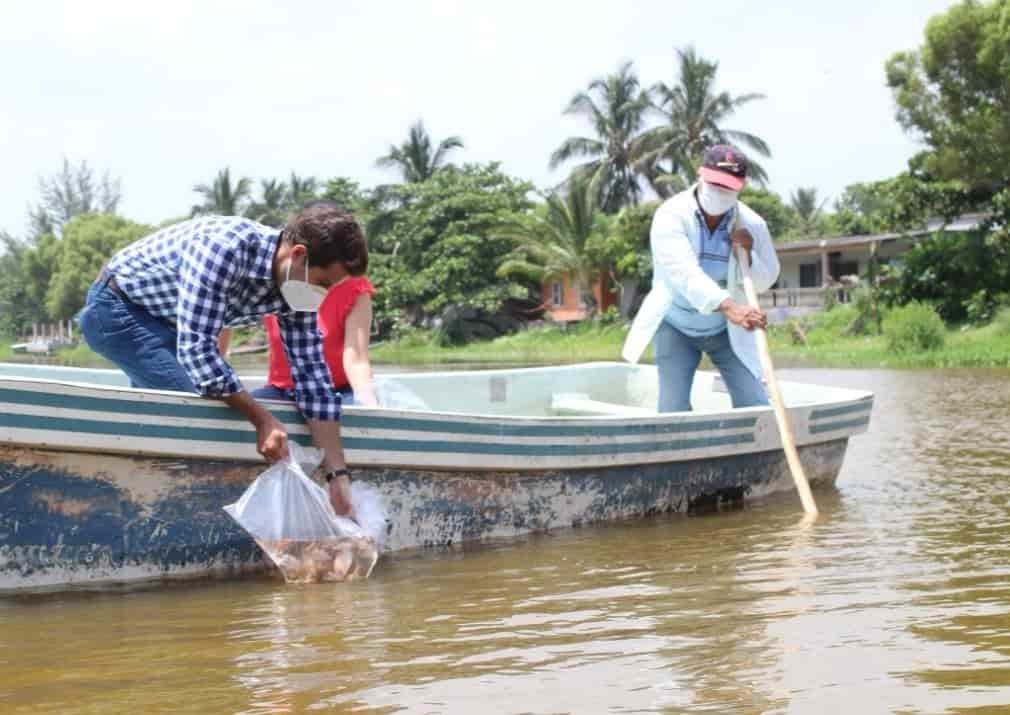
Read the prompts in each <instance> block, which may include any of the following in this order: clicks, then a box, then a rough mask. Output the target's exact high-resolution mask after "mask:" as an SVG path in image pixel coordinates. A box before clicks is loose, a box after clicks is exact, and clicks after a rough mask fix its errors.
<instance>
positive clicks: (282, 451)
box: [256, 412, 288, 464]
mask: <svg viewBox="0 0 1010 715" xmlns="http://www.w3.org/2000/svg"><path fill="white" fill-rule="evenodd" d="M256 451H257V452H259V453H260V454H262V455H263V457H264V458H265V459H266V460H267V461H268V462H270V463H271V464H273V463H274V462H279V461H280V460H282V459H287V458H288V433H287V431H285V429H284V425H282V424H281V423H280V422H278V421H277V418H276V417H274V416H273V415H271V414H270V413H269V412H267V413H266V415H265V416H264V417H262V418H261V419H260V420H259V421H257V422H256Z"/></svg>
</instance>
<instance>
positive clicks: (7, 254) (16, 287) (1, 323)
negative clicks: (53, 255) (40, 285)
mask: <svg viewBox="0 0 1010 715" xmlns="http://www.w3.org/2000/svg"><path fill="white" fill-rule="evenodd" d="M24 251H25V245H24V244H23V243H21V242H20V241H18V240H17V239H15V238H14V237H13V236H11V235H10V234H7V233H4V232H0V335H7V336H15V335H20V334H21V333H23V332H24V328H25V326H26V325H28V324H29V323H31V315H30V314H29V310H28V296H27V290H26V285H25V280H24V277H23V276H22V273H21V266H22V260H23V258H22V255H23V254H24Z"/></svg>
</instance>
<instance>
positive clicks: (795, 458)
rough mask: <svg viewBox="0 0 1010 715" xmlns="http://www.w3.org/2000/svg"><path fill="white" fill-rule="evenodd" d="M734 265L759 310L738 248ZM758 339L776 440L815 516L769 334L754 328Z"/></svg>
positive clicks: (746, 262)
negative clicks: (773, 360) (775, 425)
mask: <svg viewBox="0 0 1010 715" xmlns="http://www.w3.org/2000/svg"><path fill="white" fill-rule="evenodd" d="M736 256H737V261H738V262H739V263H740V271H741V273H742V275H743V288H744V293H746V294H747V302H748V303H749V304H750V306H751V307H752V308H760V306H759V305H758V297H757V292H756V291H755V290H754V281H753V279H752V278H751V275H750V256H749V255H748V253H747V251H746V250H745V249H743V248H741V247H739V246H737V249H736ZM754 333H755V337H756V338H757V344H758V354H759V356H760V358H761V370H762V371H763V372H764V375H765V381H766V382H767V384H768V397H769V398H770V399H771V403H772V407H774V408H775V421H776V422H777V423H778V426H779V436H781V438H782V449H783V450H784V451H785V453H786V461H787V462H788V463H789V471H790V472H791V473H792V475H793V482H795V483H796V491H797V492H799V495H800V501H801V502H803V511H805V512H806V513H807V514H808V515H810V516H815V515H816V514H817V505H816V504H815V503H814V495H813V494H811V493H810V482H808V481H807V475H806V473H805V472H804V471H803V465H802V464H801V463H800V455H799V453H798V452H797V451H796V440H795V439H794V438H793V429H792V427H791V426H790V424H789V415H788V414H786V404H785V401H784V400H783V399H782V393H781V391H779V383H778V380H777V379H776V378H775V366H774V365H772V356H771V352H770V351H769V350H768V334H767V333H765V331H764V330H763V329H762V328H754Z"/></svg>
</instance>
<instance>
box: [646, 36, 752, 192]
mask: <svg viewBox="0 0 1010 715" xmlns="http://www.w3.org/2000/svg"><path fill="white" fill-rule="evenodd" d="M677 56H678V59H679V68H678V69H679V75H678V77H677V81H676V83H675V84H673V85H667V84H664V83H663V82H658V83H656V84H655V85H653V86H652V89H651V90H650V91H651V93H652V95H653V107H654V109H655V110H656V111H658V112H659V113H660V114H661V115H662V116H663V117H664V119H665V122H664V123H663V125H662V126H659V127H656V128H655V129H650V130H649V131H648V132H646V133H645V134H643V135H642V137H641V139H640V145H639V147H638V150H639V154H640V160H639V162H638V164H637V165H636V168H637V169H638V170H639V171H641V172H642V173H643V174H644V175H645V176H646V177H647V178H648V179H649V182H650V184H651V185H652V187H653V188H654V189H655V190H656V192H657V193H658V194H659V195H660V196H669V195H671V194H672V193H673V192H674V191H675V190H677V189H679V188H682V187H683V186H684V185H685V184H690V183H692V182H693V181H694V179H695V170H696V168H697V165H698V164H699V163H700V161H701V155H702V153H703V152H704V150H705V148H706V147H708V146H710V145H712V144H736V145H742V146H743V147H746V148H748V149H750V150H751V154H758V155H760V156H764V157H770V156H771V150H770V149H769V148H768V144H767V143H766V142H765V141H764V140H763V139H761V138H760V137H758V136H755V135H754V134H751V133H749V132H745V131H741V130H739V129H727V128H725V126H724V122H725V121H726V120H727V119H728V118H729V117H730V116H732V115H733V114H734V113H735V112H736V110H737V109H739V108H740V107H742V106H744V105H746V104H749V103H750V102H753V101H754V100H757V99H764V95H763V94H757V93H750V94H742V95H739V96H737V97H734V96H732V95H731V94H730V93H729V92H716V91H715V79H716V73H717V72H718V69H719V63H718V62H710V61H709V60H706V59H705V58H703V57H701V56H699V55H698V54H697V53H696V52H695V51H694V48H691V47H688V48H687V49H685V50H677ZM749 175H750V178H752V179H753V180H755V181H757V183H758V184H761V185H763V184H765V183H766V182H767V181H768V174H767V172H766V171H765V170H764V168H763V167H762V166H761V165H760V164H759V163H758V162H756V161H754V160H753V158H751V162H750V173H749Z"/></svg>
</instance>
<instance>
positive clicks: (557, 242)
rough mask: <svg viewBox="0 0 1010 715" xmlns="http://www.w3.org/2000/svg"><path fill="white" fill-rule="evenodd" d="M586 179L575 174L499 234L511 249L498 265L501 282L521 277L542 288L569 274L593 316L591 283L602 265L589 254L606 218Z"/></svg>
mask: <svg viewBox="0 0 1010 715" xmlns="http://www.w3.org/2000/svg"><path fill="white" fill-rule="evenodd" d="M596 200H597V196H596V191H595V189H594V187H593V185H592V182H591V181H590V179H589V178H588V177H586V176H584V175H577V176H574V177H572V179H571V180H570V181H569V182H568V183H567V184H566V185H565V186H564V187H563V188H562V189H559V190H557V191H554V192H551V193H550V194H548V195H547V196H546V201H545V203H544V204H543V205H542V206H539V207H537V210H536V211H533V212H530V213H528V214H525V215H521V216H517V217H516V220H515V221H514V222H512V223H510V224H508V225H506V226H505V227H503V229H502V230H501V231H500V234H499V235H502V236H505V237H507V238H509V239H511V240H512V241H514V242H515V246H516V247H515V249H514V250H513V251H512V252H511V253H510V254H509V256H508V257H507V258H506V259H505V260H504V261H503V262H502V263H501V265H500V266H499V267H498V275H499V276H501V277H502V278H512V277H516V276H518V277H520V278H523V279H526V280H529V281H534V282H535V283H536V284H538V285H539V284H540V283H542V282H543V281H545V280H550V279H552V278H558V277H561V276H563V275H566V274H567V275H568V276H569V277H570V278H571V279H572V280H573V281H574V283H575V285H576V286H577V288H578V290H579V292H580V293H581V296H582V300H583V302H584V303H585V305H586V306H588V307H589V309H590V312H592V310H593V308H594V306H595V303H596V300H595V298H594V296H593V290H592V288H593V283H594V282H595V279H596V278H597V276H598V275H599V272H600V267H601V265H602V264H601V263H599V262H598V261H597V260H596V259H595V258H594V256H593V255H592V254H591V253H590V252H589V251H588V250H587V249H588V244H589V242H590V240H591V239H592V237H593V236H594V234H601V233H604V232H605V229H606V219H605V217H604V215H603V214H602V213H600V210H599V206H598V205H597V203H596Z"/></svg>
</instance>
